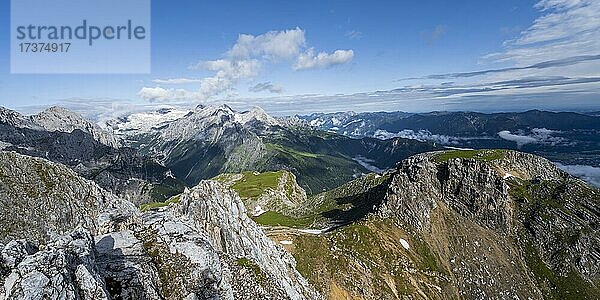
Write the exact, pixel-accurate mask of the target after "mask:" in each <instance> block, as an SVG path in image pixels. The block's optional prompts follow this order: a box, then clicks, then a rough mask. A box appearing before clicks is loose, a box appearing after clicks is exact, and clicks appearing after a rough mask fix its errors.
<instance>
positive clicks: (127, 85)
mask: <svg viewBox="0 0 600 300" xmlns="http://www.w3.org/2000/svg"><path fill="white" fill-rule="evenodd" d="M8 2H9V1H3V2H2V4H1V5H2V7H1V8H0V22H2V24H1V25H2V28H3V30H2V31H0V44H1V45H2V47H0V91H1V92H2V93H0V105H2V106H7V107H9V108H16V109H22V110H26V109H27V108H29V109H31V108H36V107H39V106H45V105H51V104H61V105H67V106H74V107H77V108H79V109H92V107H93V108H96V109H97V108H99V107H103V108H106V109H115V107H121V108H122V107H127V108H131V107H150V106H161V105H175V106H192V105H196V104H199V103H230V104H231V105H232V106H234V107H237V108H240V109H244V108H247V107H249V106H253V105H260V106H263V107H264V108H265V109H266V110H267V111H269V112H272V113H274V114H294V113H302V112H313V111H344V110H357V111H379V110H388V111H389V110H404V111H430V110H480V111H507V110H525V109H532V108H541V109H551V110H561V109H567V110H578V109H581V110H585V109H600V99H599V97H598V89H599V87H600V84H599V80H596V79H597V78H598V77H600V74H599V73H600V65H599V63H598V62H599V61H600V57H597V55H598V54H600V24H599V22H600V5H599V4H598V3H597V1H595V2H596V3H594V0H542V1H419V2H418V3H417V1H369V2H367V1H298V2H295V3H292V2H291V1H192V0H190V1H158V0H154V1H152V37H151V38H152V73H151V74H142V75H140V74H137V75H136V74H131V75H110V74H108V75H11V74H10V70H9V66H10V64H9V49H8V48H9V34H10V33H9V28H10V26H9V25H10V24H9V17H10V16H9V15H10V13H9V11H10V10H9V4H8ZM242 34H243V35H244V36H240V35H242ZM490 70H491V71H490ZM474 71H487V72H481V73H476V74H473V73H469V72H474ZM432 75H435V76H432ZM86 105H89V107H88V108H85V107H86Z"/></svg>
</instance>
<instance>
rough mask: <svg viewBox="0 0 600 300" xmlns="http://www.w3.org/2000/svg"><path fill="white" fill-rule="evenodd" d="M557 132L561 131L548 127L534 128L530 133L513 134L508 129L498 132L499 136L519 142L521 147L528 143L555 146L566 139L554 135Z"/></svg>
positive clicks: (518, 144)
mask: <svg viewBox="0 0 600 300" xmlns="http://www.w3.org/2000/svg"><path fill="white" fill-rule="evenodd" d="M557 133H560V131H555V130H550V129H546V128H533V129H531V133H530V134H528V135H525V134H513V133H511V132H510V131H508V130H503V131H500V132H498V136H500V138H502V139H505V140H507V141H513V142H515V143H517V147H521V146H523V145H526V144H549V145H553V146H554V145H557V144H559V143H562V142H565V141H566V140H565V139H564V138H561V137H555V136H553V134H557Z"/></svg>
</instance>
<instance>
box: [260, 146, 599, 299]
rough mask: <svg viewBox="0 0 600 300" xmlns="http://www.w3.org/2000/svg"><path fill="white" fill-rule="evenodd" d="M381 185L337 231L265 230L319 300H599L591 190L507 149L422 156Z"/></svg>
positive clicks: (595, 197) (594, 192)
mask: <svg viewBox="0 0 600 300" xmlns="http://www.w3.org/2000/svg"><path fill="white" fill-rule="evenodd" d="M389 176H390V180H389V181H382V183H381V184H383V186H382V187H383V188H385V190H386V192H385V194H384V196H383V197H382V199H379V202H378V199H370V200H369V199H368V198H363V199H366V200H367V201H372V202H370V204H371V205H375V206H376V208H375V210H373V211H372V212H371V213H369V214H367V215H363V216H362V217H360V218H358V219H355V220H354V221H353V222H351V223H350V224H348V225H346V226H343V227H339V228H338V229H336V230H334V231H332V232H331V233H328V234H324V235H319V236H316V237H311V236H302V235H299V236H298V235H295V236H294V235H290V234H284V233H281V232H277V231H274V232H273V233H271V236H272V237H273V238H274V239H276V240H290V241H292V245H293V247H292V248H290V249H289V250H290V251H291V252H292V253H293V254H294V256H295V257H296V260H297V261H298V269H299V270H300V272H301V273H302V274H303V275H304V276H306V277H307V279H308V280H309V282H311V284H313V285H314V286H315V287H317V289H318V290H319V291H321V292H322V293H323V294H324V295H325V296H327V297H329V299H336V298H339V297H342V298H344V297H345V298H357V299H402V298H403V297H404V296H407V297H410V296H414V297H417V298H429V299H449V298H459V299H482V298H486V299H487V298H492V299H507V298H532V299H542V298H543V299H597V298H598V295H599V293H598V289H599V288H598V286H599V285H598V284H599V283H600V280H599V279H600V275H599V274H600V273H599V271H598V268H597V266H598V263H599V259H600V247H599V245H600V236H599V235H598V227H597V226H598V224H599V221H600V213H599V212H600V210H599V208H600V191H599V190H598V189H596V188H593V187H590V186H588V185H586V184H585V183H584V182H583V181H581V180H579V179H576V178H574V177H572V176H570V175H568V174H566V173H565V172H563V171H561V170H560V169H558V168H557V167H556V166H554V165H553V164H552V163H551V162H550V161H548V160H546V159H543V158H540V157H537V156H534V155H531V154H526V153H521V152H514V151H506V150H480V151H446V152H433V153H426V154H421V155H417V156H413V157H411V158H408V159H406V160H404V161H402V162H400V163H399V164H398V167H397V169H396V171H394V172H392V173H391V174H389ZM377 190H379V188H377V187H374V188H372V192H368V193H375V191H377ZM377 193H378V192H377ZM378 203H380V204H378ZM363 205H365V206H368V205H369V204H368V203H365V204H363ZM352 209H353V208H352V207H350V208H349V211H350V210H352ZM359 216H360V215H359ZM313 269H315V270H320V271H318V272H317V271H313ZM340 270H342V271H341V274H343V275H340ZM515 282H518V283H519V284H515ZM382 287H383V288H382Z"/></svg>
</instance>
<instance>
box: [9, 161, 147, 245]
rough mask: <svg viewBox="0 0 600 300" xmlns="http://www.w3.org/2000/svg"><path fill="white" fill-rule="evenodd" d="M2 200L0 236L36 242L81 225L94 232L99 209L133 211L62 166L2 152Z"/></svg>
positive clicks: (130, 206)
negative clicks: (0, 230)
mask: <svg viewBox="0 0 600 300" xmlns="http://www.w3.org/2000/svg"><path fill="white" fill-rule="evenodd" d="M0 203H1V205H0V223H1V224H3V230H2V232H1V234H0V240H7V239H10V238H27V239H29V240H32V241H36V242H38V243H39V242H46V241H48V240H49V239H50V237H51V236H52V235H61V234H64V233H67V232H69V231H71V230H73V229H74V228H76V227H77V226H80V225H82V226H85V227H86V228H89V229H90V230H92V231H93V232H95V231H96V230H97V228H98V225H99V224H98V217H99V216H100V215H101V214H102V213H108V212H113V213H115V214H117V213H118V214H122V215H124V216H135V214H136V211H137V209H136V208H135V207H134V206H133V205H132V204H131V203H130V202H128V201H124V200H121V199H119V198H117V197H115V196H113V195H112V194H110V193H108V192H106V191H104V190H102V189H101V188H100V187H98V186H97V185H96V184H95V183H94V182H91V181H89V180H86V179H83V178H81V177H79V176H78V175H77V174H76V173H75V172H73V171H72V170H70V169H69V168H67V167H65V166H63V165H60V164H56V163H52V162H49V161H47V160H44V159H40V158H33V157H29V156H24V155H20V154H17V153H13V152H4V151H1V152H0Z"/></svg>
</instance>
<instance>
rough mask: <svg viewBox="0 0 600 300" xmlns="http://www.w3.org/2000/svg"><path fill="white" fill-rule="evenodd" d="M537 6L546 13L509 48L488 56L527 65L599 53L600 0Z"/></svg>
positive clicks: (555, 0) (548, 0) (547, 0)
mask: <svg viewBox="0 0 600 300" xmlns="http://www.w3.org/2000/svg"><path fill="white" fill-rule="evenodd" d="M535 8H537V9H539V10H540V11H541V12H542V13H543V15H542V16H540V17H538V18H537V19H536V20H535V21H534V22H533V24H532V25H531V26H530V27H529V28H528V29H526V30H525V31H523V32H521V35H520V36H519V37H518V38H517V39H515V40H510V41H507V42H505V45H506V50H505V51H503V52H499V53H493V54H490V55H488V56H487V57H486V58H488V59H492V60H498V61H508V62H514V63H516V64H517V65H525V64H534V63H539V62H543V61H547V60H556V59H562V58H568V57H573V56H581V55H595V54H598V51H599V49H600V1H597V0H542V1H539V2H538V3H537V4H536V5H535Z"/></svg>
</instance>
